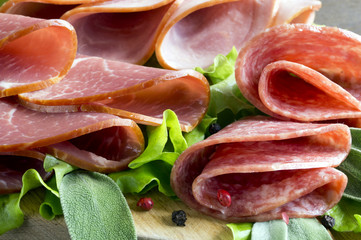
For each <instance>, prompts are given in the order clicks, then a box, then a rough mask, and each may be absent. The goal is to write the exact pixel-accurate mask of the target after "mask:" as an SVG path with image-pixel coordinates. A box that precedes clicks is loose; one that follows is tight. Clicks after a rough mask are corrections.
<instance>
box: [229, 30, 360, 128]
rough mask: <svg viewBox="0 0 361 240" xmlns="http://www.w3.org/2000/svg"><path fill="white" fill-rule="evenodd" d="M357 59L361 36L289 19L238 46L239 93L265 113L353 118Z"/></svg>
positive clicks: (357, 99)
mask: <svg viewBox="0 0 361 240" xmlns="http://www.w3.org/2000/svg"><path fill="white" fill-rule="evenodd" d="M360 64H361V36H359V35H356V34H354V33H352V32H349V31H346V30H342V29H338V28H333V27H324V26H311V25H305V24H292V25H282V26H278V27H274V28H272V29H269V30H268V31H266V32H264V33H261V34H260V35H258V36H257V37H255V38H254V39H252V40H251V41H250V42H249V43H248V44H247V46H246V47H245V48H244V49H243V50H242V51H241V52H240V54H239V56H238V59H237V63H236V70H235V73H236V81H237V84H238V86H239V88H240V90H241V92H242V94H243V95H244V96H245V97H246V98H247V99H248V100H249V101H250V102H251V103H252V104H254V105H255V106H256V107H257V108H258V109H260V110H261V111H263V112H265V113H267V114H268V115H271V116H274V117H277V118H280V119H294V120H298V121H305V122H309V121H323V120H337V119H347V118H356V119H357V118H360V117H361V102H360V100H361V87H360V86H361V78H360V74H361V71H360V68H359V66H360ZM354 122H355V121H354Z"/></svg>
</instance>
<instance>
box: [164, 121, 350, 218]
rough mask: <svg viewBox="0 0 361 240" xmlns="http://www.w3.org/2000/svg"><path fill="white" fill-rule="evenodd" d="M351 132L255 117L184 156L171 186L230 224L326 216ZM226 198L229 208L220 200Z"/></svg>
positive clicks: (341, 184)
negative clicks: (284, 215) (221, 193)
mask: <svg viewBox="0 0 361 240" xmlns="http://www.w3.org/2000/svg"><path fill="white" fill-rule="evenodd" d="M350 144H351V136H350V131H349V128H348V127H347V126H346V125H343V124H314V123H298V122H288V121H281V120H276V119H273V118H270V117H263V116H262V117H261V116H257V117H252V118H247V119H243V120H240V121H238V122H235V123H233V124H230V125H228V126H227V127H225V128H224V129H223V130H221V131H220V132H218V133H216V134H214V135H212V136H210V137H209V138H207V139H205V140H203V141H201V142H198V143H196V144H194V145H192V146H191V147H189V148H188V149H186V150H185V151H184V152H183V153H182V154H181V155H180V156H179V158H178V159H177V161H176V162H175V164H174V167H173V169H172V173H171V184H172V187H173V189H174V191H175V193H176V194H177V196H178V197H179V198H181V199H182V200H183V201H184V202H185V203H186V204H187V205H189V206H190V207H192V208H194V209H197V210H199V211H201V212H203V213H205V214H207V215H210V216H213V217H216V218H219V219H223V220H226V221H231V222H245V221H268V220H272V219H281V218H282V213H283V212H285V213H287V215H288V216H289V217H314V216H318V215H321V214H323V213H324V212H325V211H327V210H328V209H330V208H331V207H332V206H334V205H335V204H336V203H337V202H338V201H339V200H340V198H341V196H342V193H343V191H344V189H345V187H346V184H347V177H346V175H344V174H343V173H342V172H340V171H338V170H336V169H334V168H333V167H335V166H338V165H339V164H340V163H341V162H342V161H343V160H344V159H345V158H346V157H347V155H348V152H349V150H350ZM219 190H225V191H226V192H228V193H229V194H230V196H231V204H230V206H224V205H222V204H221V202H220V200H219V198H218V197H217V193H218V191H219Z"/></svg>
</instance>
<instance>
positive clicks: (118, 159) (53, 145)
mask: <svg viewBox="0 0 361 240" xmlns="http://www.w3.org/2000/svg"><path fill="white" fill-rule="evenodd" d="M0 109H1V111H0V112H1V114H0V125H1V126H2V127H1V129H0V135H1V136H2V137H1V138H0V152H1V153H4V152H5V153H6V154H7V152H13V155H18V153H19V151H24V150H34V151H40V152H42V153H50V154H52V155H54V156H55V157H58V158H60V159H62V160H64V161H66V162H69V163H70V164H73V165H75V166H78V167H80V168H84V169H87V170H92V171H99V172H112V171H119V170H122V169H125V168H127V165H128V163H129V162H130V161H131V160H133V159H134V158H136V157H137V156H139V154H140V153H141V152H142V151H143V148H144V139H143V135H142V132H141V130H140V129H139V127H138V126H137V125H136V124H135V123H134V122H133V121H131V120H128V119H122V118H119V117H117V116H114V115H111V114H105V113H53V114H52V113H42V112H37V111H32V110H28V109H26V108H24V107H22V106H21V105H18V104H16V103H15V102H14V101H13V100H12V99H2V101H0Z"/></svg>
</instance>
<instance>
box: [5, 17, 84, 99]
mask: <svg viewBox="0 0 361 240" xmlns="http://www.w3.org/2000/svg"><path fill="white" fill-rule="evenodd" d="M76 49H77V39H76V34H75V31H74V28H73V27H72V26H71V25H70V24H69V23H68V22H66V21H64V20H43V19H37V18H29V17H24V16H18V15H12V14H2V13H0V62H1V68H0V97H5V96H11V95H16V94H19V93H23V92H29V91H34V90H38V89H43V88H46V87H48V86H50V85H52V84H54V83H57V82H59V81H60V80H61V79H62V78H63V77H64V75H65V74H66V73H67V72H68V71H69V69H70V67H71V64H72V62H73V60H74V58H75V54H76Z"/></svg>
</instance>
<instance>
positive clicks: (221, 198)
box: [217, 189, 232, 207]
mask: <svg viewBox="0 0 361 240" xmlns="http://www.w3.org/2000/svg"><path fill="white" fill-rule="evenodd" d="M217 199H218V202H219V203H220V204H221V205H222V206H224V207H229V206H231V203H232V198H231V194H230V193H229V192H227V191H226V190H224V189H219V190H218V191H217Z"/></svg>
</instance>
